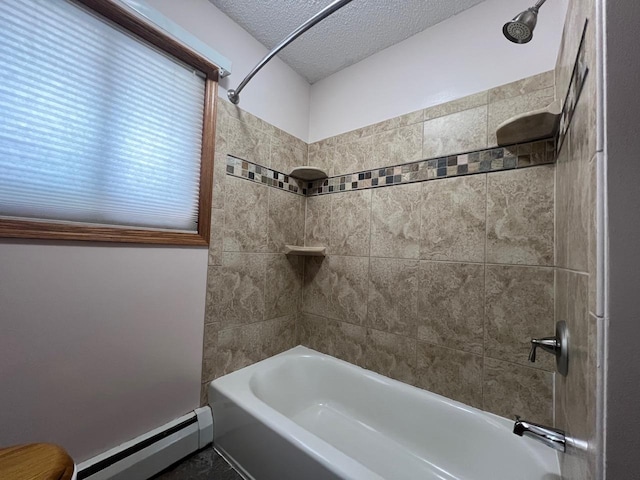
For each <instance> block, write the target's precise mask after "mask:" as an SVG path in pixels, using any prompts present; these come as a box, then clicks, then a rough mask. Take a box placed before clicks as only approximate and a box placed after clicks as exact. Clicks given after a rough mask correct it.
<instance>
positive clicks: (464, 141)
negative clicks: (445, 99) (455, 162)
mask: <svg viewBox="0 0 640 480" xmlns="http://www.w3.org/2000/svg"><path fill="white" fill-rule="evenodd" d="M486 147H487V107H486V106H481V107H476V108H472V109H470V110H464V111H462V112H458V113H453V114H451V115H447V116H445V117H439V118H434V119H433V120H427V121H426V122H424V137H423V148H422V158H435V157H442V156H444V155H453V154H456V153H464V152H470V151H473V150H480V149H483V148H486Z"/></svg>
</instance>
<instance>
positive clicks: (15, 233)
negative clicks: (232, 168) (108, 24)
mask: <svg viewBox="0 0 640 480" xmlns="http://www.w3.org/2000/svg"><path fill="white" fill-rule="evenodd" d="M74 1H75V2H76V3H78V4H80V5H84V6H85V7H87V8H89V9H90V10H92V11H94V12H96V13H98V14H99V15H101V16H102V17H105V18H107V19H108V20H111V21H112V22H114V23H116V24H117V25H120V26H121V27H122V28H124V29H125V30H127V31H128V32H130V33H132V34H133V35H135V36H137V37H139V38H141V39H142V40H145V41H146V42H147V43H150V44H152V45H154V46H156V47H157V48H159V49H160V50H162V51H164V52H166V53H168V54H169V55H171V56H173V57H175V58H177V59H179V60H181V61H182V62H184V63H186V64H187V65H189V66H191V67H193V68H195V69H197V70H198V71H200V72H202V73H203V74H204V75H205V92H204V115H203V127H202V154H201V158H200V191H199V200H198V231H197V232H182V231H170V230H156V229H150V228H130V227H118V226H117V225H113V226H111V225H109V226H104V225H96V226H93V225H90V224H83V223H73V222H63V221H55V222H53V221H48V220H22V219H8V218H0V238H31V239H44V240H81V241H95V242H120V243H146V244H159V245H190V246H208V245H209V237H210V233H211V195H212V190H213V162H214V156H215V128H216V125H215V123H216V107H217V97H218V75H219V69H218V67H217V66H216V65H214V64H213V63H211V62H210V61H209V60H207V59H206V58H204V57H202V56H201V55H199V54H197V53H195V52H193V51H192V50H190V49H189V48H187V47H185V46H184V45H182V44H181V43H179V42H177V41H176V40H175V39H173V38H172V37H170V36H168V35H167V34H165V33H164V32H163V31H161V30H159V29H156V28H154V27H153V26H152V25H149V24H147V23H145V22H144V21H143V20H141V19H140V18H139V17H137V16H136V15H134V14H132V13H131V12H130V11H129V10H127V9H125V8H124V7H122V6H120V5H119V4H117V3H115V2H112V1H111V0H106V1H105V0H74Z"/></svg>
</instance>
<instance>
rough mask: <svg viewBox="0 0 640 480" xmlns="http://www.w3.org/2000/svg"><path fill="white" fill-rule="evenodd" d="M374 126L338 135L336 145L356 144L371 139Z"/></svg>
mask: <svg viewBox="0 0 640 480" xmlns="http://www.w3.org/2000/svg"><path fill="white" fill-rule="evenodd" d="M373 131H374V125H366V126H364V127H361V128H356V129H355V130H351V131H349V132H345V133H341V134H340V135H336V137H335V138H336V145H340V144H345V143H351V142H356V141H358V140H361V139H363V138H365V137H369V136H371V135H373Z"/></svg>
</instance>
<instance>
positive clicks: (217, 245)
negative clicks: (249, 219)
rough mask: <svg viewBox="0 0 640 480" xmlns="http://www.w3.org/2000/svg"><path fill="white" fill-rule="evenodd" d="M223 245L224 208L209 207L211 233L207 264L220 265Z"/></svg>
mask: <svg viewBox="0 0 640 480" xmlns="http://www.w3.org/2000/svg"><path fill="white" fill-rule="evenodd" d="M223 247H224V209H222V208H212V209H211V233H210V235H209V260H208V263H209V265H222V251H223Z"/></svg>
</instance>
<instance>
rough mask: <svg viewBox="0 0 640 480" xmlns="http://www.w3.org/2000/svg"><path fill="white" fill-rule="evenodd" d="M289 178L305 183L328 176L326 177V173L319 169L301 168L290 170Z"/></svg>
mask: <svg viewBox="0 0 640 480" xmlns="http://www.w3.org/2000/svg"><path fill="white" fill-rule="evenodd" d="M289 176H290V177H293V178H297V179H298V180H304V181H305V182H314V181H316V180H322V179H323V178H327V177H328V176H329V175H327V172H325V171H324V170H322V169H321V168H317V167H309V166H302V167H296V168H294V169H293V170H291V173H290V174H289Z"/></svg>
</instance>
